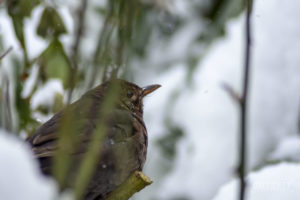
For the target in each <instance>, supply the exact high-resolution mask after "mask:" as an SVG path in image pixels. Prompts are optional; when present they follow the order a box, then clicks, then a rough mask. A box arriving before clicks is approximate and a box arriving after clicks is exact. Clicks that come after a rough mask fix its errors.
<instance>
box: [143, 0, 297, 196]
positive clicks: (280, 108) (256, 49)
mask: <svg viewBox="0 0 300 200" xmlns="http://www.w3.org/2000/svg"><path fill="white" fill-rule="evenodd" d="M254 5H255V6H254V13H253V43H252V46H253V58H252V70H251V79H250V80H251V85H250V105H249V109H250V110H249V111H250V112H249V126H248V127H249V134H248V139H249V140H248V145H249V146H248V147H249V149H248V169H249V170H252V169H254V168H255V167H256V166H262V165H263V164H264V163H265V162H266V160H268V159H269V156H270V154H271V153H272V151H273V150H274V149H275V148H276V147H277V146H278V144H279V143H280V142H281V141H282V140H283V139H284V138H285V137H290V136H291V137H292V136H293V135H295V133H297V120H298V115H299V107H300V105H299V103H300V93H299V91H300V78H299V77H300V68H299V63H300V57H299V49H300V34H299V33H300V26H299V23H298V19H299V17H300V16H299V8H300V2H299V1H297V2H296V1H293V0H288V1H284V2H282V1H279V0H264V1H255V4H254ZM278 10H280V12H278ZM274 22H276V23H274ZM244 23H245V18H244V16H241V17H239V18H238V19H235V20H232V21H231V22H229V23H228V25H227V35H226V36H225V37H224V38H221V39H219V40H218V41H216V42H215V43H214V45H213V46H212V47H211V49H210V51H209V53H208V54H207V55H206V56H205V58H204V60H203V61H202V62H201V63H200V66H198V69H197V71H196V72H195V74H194V85H193V86H192V87H190V88H186V87H185V88H184V89H181V88H182V85H184V84H185V77H184V75H185V72H183V71H181V72H180V69H178V68H177V67H174V68H173V69H172V70H171V71H170V70H169V71H166V73H164V74H161V75H155V76H151V77H146V79H145V77H144V76H141V78H140V79H138V80H137V82H138V83H139V82H141V83H143V84H145V83H146V82H147V83H149V82H150V81H151V83H159V84H161V85H162V88H161V89H159V90H158V91H157V96H156V94H153V96H152V97H151V99H150V98H149V104H148V103H147V102H146V103H145V120H146V124H147V127H148V135H149V140H150V143H149V154H148V160H147V163H146V170H145V173H146V174H147V175H149V176H150V177H151V178H153V180H154V183H153V184H152V185H151V187H148V188H146V189H145V190H143V192H142V194H140V196H138V198H137V199H139V198H143V199H151V198H156V199H162V200H169V199H175V198H178V197H186V198H188V199H193V200H197V199H211V198H212V197H213V195H214V194H215V193H216V191H217V190H218V188H219V187H220V186H222V184H224V183H225V182H227V181H228V180H230V179H231V178H232V177H234V176H235V169H236V165H237V153H238V152H237V150H238V144H237V142H238V131H239V129H238V128H239V121H238V120H239V112H238V105H237V104H236V103H235V102H234V101H233V100H232V99H231V98H230V96H229V95H228V94H227V93H226V91H224V90H223V89H222V87H221V84H222V83H224V82H225V83H227V84H228V85H230V86H231V87H232V88H233V89H234V90H235V91H237V93H240V91H241V88H240V86H241V80H242V78H241V75H242V71H241V70H242V67H243V55H244V53H243V49H244V47H243V46H244V39H243V37H244V32H243V31H244ZM183 40H184V41H185V39H183ZM178 43H179V44H180V41H179V42H178ZM153 46H155V44H153ZM178 48H180V46H178ZM153 51H155V49H154V50H153ZM175 71H176V72H178V73H175ZM142 73H143V72H142ZM137 77H138V76H137ZM162 80H164V81H162ZM174 87H175V88H174ZM176 87H179V89H178V88H176ZM164 88H167V89H164ZM175 90H178V92H179V99H178V100H177V101H176V103H175V106H174V108H173V107H171V108H170V107H169V104H170V100H164V99H165V96H170V95H172V94H173V92H174V91H175ZM147 101H148V100H147ZM153 104H154V105H153ZM157 104H158V105H157ZM148 106H150V107H149V108H148ZM166 109H171V111H170V112H171V119H172V120H173V121H174V122H175V124H178V125H181V126H182V127H183V128H184V130H185V132H186V136H185V137H184V138H183V139H182V140H181V141H180V142H179V143H178V146H177V157H176V159H175V161H174V163H172V167H173V169H172V170H171V171H169V172H168V173H166V172H165V165H166V163H167V161H166V160H165V158H164V157H163V155H161V153H160V152H159V150H157V149H158V147H157V146H156V144H155V140H156V139H157V138H159V137H160V136H162V134H164V133H165V131H164V129H163V128H161V127H160V126H163V125H161V123H159V122H158V121H159V120H161V117H160V116H164V114H165V111H166ZM296 145H297V144H296V142H295V141H293V147H291V148H292V149H290V150H289V151H290V152H291V151H294V150H297V149H295V147H296ZM291 176H292V175H291ZM299 180H300V179H299ZM287 192H288V191H287ZM232 195H235V194H232ZM271 199H272V198H271Z"/></svg>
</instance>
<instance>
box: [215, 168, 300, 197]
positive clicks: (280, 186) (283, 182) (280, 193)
mask: <svg viewBox="0 0 300 200" xmlns="http://www.w3.org/2000/svg"><path fill="white" fill-rule="evenodd" d="M299 170H300V164H291V163H281V164H278V165H274V166H270V167H266V168H264V169H262V170H260V171H257V172H252V173H250V174H249V176H248V177H247V178H248V182H247V194H246V197H247V200H266V199H267V200H269V199H271V200H282V199H288V200H298V199H300V192H299V190H300V184H299V180H300V173H299ZM238 189H239V185H238V182H237V180H233V181H230V182H229V183H227V184H226V185H224V186H223V187H222V188H221V189H220V191H219V192H218V194H217V195H216V197H215V198H214V199H213V200H237V199H238V198H237V194H238Z"/></svg>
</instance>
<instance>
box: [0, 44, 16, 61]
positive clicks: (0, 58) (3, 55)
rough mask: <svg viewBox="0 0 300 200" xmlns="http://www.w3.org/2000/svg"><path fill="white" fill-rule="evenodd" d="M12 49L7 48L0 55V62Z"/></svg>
mask: <svg viewBox="0 0 300 200" xmlns="http://www.w3.org/2000/svg"><path fill="white" fill-rule="evenodd" d="M12 49H13V47H9V48H8V49H7V50H6V51H5V52H4V53H3V54H2V55H0V60H2V59H3V58H4V57H5V56H6V55H7V54H8V53H9V52H10V51H11V50H12Z"/></svg>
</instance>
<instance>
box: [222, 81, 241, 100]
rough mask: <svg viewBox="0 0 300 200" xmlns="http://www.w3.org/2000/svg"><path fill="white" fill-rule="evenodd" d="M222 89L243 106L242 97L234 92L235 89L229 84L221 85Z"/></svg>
mask: <svg viewBox="0 0 300 200" xmlns="http://www.w3.org/2000/svg"><path fill="white" fill-rule="evenodd" d="M221 87H222V88H223V89H224V90H225V91H226V92H227V93H228V94H229V95H230V97H231V98H232V99H233V100H235V101H236V102H237V103H238V104H241V101H242V99H241V97H240V96H239V95H238V94H237V93H236V92H235V91H234V89H233V88H232V87H231V86H230V85H229V84H227V83H225V82H224V83H221Z"/></svg>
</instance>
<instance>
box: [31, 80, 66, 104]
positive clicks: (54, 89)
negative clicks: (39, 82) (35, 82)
mask: <svg viewBox="0 0 300 200" xmlns="http://www.w3.org/2000/svg"><path fill="white" fill-rule="evenodd" d="M57 93H58V94H63V93H64V90H63V86H62V82H61V80H59V79H50V80H49V81H47V83H46V84H45V85H43V86H41V87H40V88H39V89H38V90H37V91H36V92H35V93H34V95H33V96H32V99H31V105H30V106H31V108H32V109H36V108H37V107H38V106H39V105H44V106H52V105H53V103H54V97H55V95H56V94H57Z"/></svg>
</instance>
